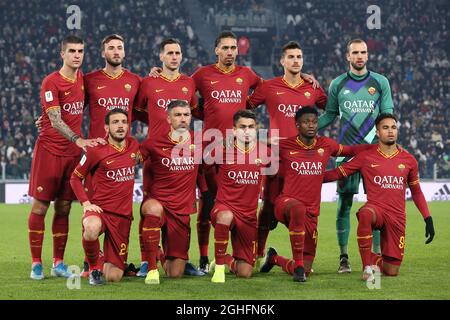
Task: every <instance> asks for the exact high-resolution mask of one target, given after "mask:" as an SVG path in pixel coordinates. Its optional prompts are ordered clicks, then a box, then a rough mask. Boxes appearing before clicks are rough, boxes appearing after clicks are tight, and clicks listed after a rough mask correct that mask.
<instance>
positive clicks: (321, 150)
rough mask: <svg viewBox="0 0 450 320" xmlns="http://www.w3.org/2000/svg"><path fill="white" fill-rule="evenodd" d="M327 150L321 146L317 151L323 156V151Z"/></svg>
mask: <svg viewBox="0 0 450 320" xmlns="http://www.w3.org/2000/svg"><path fill="white" fill-rule="evenodd" d="M324 152H325V150H323V148H319V149H317V153H318V154H319V156H321V157H322V156H323V153H324Z"/></svg>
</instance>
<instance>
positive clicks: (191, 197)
mask: <svg viewBox="0 0 450 320" xmlns="http://www.w3.org/2000/svg"><path fill="white" fill-rule="evenodd" d="M167 113H168V116H167V121H168V122H169V123H170V126H171V127H170V129H169V130H167V131H166V134H164V135H160V136H156V137H155V138H154V139H149V140H146V142H145V143H144V144H143V145H142V146H141V153H142V156H143V158H144V159H146V158H150V160H151V163H152V165H151V167H150V172H147V173H146V174H151V175H152V184H151V186H150V189H149V191H148V195H147V197H146V200H145V201H144V202H143V203H142V206H141V214H142V215H143V225H142V242H143V244H144V250H145V251H146V256H147V257H148V264H149V271H148V273H147V276H146V278H145V283H146V284H159V272H158V269H157V267H156V259H157V255H158V251H159V250H158V245H159V242H160V237H161V231H162V233H163V234H162V243H163V249H164V254H165V258H166V261H165V265H164V268H165V271H166V273H167V275H168V276H169V277H171V278H179V277H181V276H182V275H183V273H184V270H185V264H186V261H187V260H188V251H189V244H190V236H191V231H190V215H191V214H193V213H195V212H196V211H197V205H196V198H195V184H196V179H197V173H198V166H199V165H198V164H199V162H200V160H201V154H202V150H201V144H200V143H199V144H194V136H193V133H192V132H190V131H189V125H190V122H191V108H190V106H189V104H188V103H187V102H186V101H185V100H172V101H171V102H170V103H169V104H168V105H167Z"/></svg>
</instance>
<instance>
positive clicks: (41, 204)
mask: <svg viewBox="0 0 450 320" xmlns="http://www.w3.org/2000/svg"><path fill="white" fill-rule="evenodd" d="M49 206H50V202H49V201H40V200H37V199H34V201H33V206H32V208H31V212H32V213H35V214H40V215H45V214H46V213H47V210H48V207H49Z"/></svg>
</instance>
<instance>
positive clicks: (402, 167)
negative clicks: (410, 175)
mask: <svg viewBox="0 0 450 320" xmlns="http://www.w3.org/2000/svg"><path fill="white" fill-rule="evenodd" d="M398 168H399V170H400V171H403V170H405V168H406V166H405V165H404V164H403V163H400V164H399V165H398Z"/></svg>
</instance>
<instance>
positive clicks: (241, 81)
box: [236, 78, 244, 84]
mask: <svg viewBox="0 0 450 320" xmlns="http://www.w3.org/2000/svg"><path fill="white" fill-rule="evenodd" d="M236 82H237V84H242V83H243V82H244V80H242V78H237V79H236Z"/></svg>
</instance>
